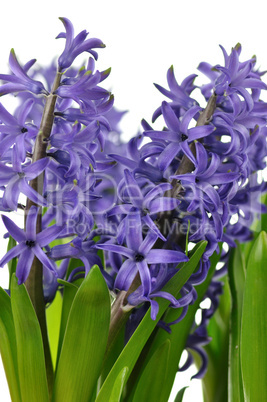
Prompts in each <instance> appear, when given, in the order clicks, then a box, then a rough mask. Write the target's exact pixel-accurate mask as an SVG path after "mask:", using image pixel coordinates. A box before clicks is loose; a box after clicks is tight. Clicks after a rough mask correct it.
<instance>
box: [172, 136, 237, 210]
mask: <svg viewBox="0 0 267 402" xmlns="http://www.w3.org/2000/svg"><path fill="white" fill-rule="evenodd" d="M210 157H211V158H210V160H209V155H208V153H207V151H206V150H205V148H204V146H203V145H202V144H201V143H199V142H198V143H196V159H197V164H196V169H195V170H194V171H193V172H192V173H185V174H182V175H173V176H171V177H170V179H177V180H181V183H182V185H183V186H185V187H187V186H189V187H190V188H191V189H192V191H193V197H192V201H191V203H190V205H189V207H188V208H187V210H188V211H190V212H192V211H194V210H195V209H197V208H198V207H199V205H200V204H201V202H203V204H204V206H205V209H207V210H208V211H209V212H215V211H218V210H219V209H221V208H222V204H221V200H220V197H219V193H218V190H216V188H214V187H213V186H220V185H221V184H226V183H233V182H235V181H236V180H237V179H238V178H239V177H240V174H239V173H235V172H228V171H227V172H226V173H225V172H223V171H221V170H220V168H221V160H220V157H219V156H218V155H216V154H214V153H211V154H210Z"/></svg>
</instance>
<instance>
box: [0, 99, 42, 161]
mask: <svg viewBox="0 0 267 402" xmlns="http://www.w3.org/2000/svg"><path fill="white" fill-rule="evenodd" d="M33 104H34V100H33V99H28V100H26V101H25V103H24V104H23V105H22V107H20V108H19V110H18V114H17V116H16V117H14V116H12V115H11V114H10V113H9V112H8V111H7V110H6V109H5V108H4V106H3V105H2V104H1V103H0V121H1V123H2V124H0V133H2V134H3V136H4V137H3V139H1V141H0V154H1V156H2V155H5V153H6V152H7V151H8V150H9V149H10V147H11V146H12V145H13V144H16V147H13V152H14V150H16V152H17V153H18V155H17V158H18V159H19V160H20V161H21V162H24V160H25V156H26V151H28V152H31V151H32V143H31V140H32V139H33V138H34V137H35V136H36V135H37V131H38V129H37V127H35V126H34V125H33V124H29V123H25V121H26V119H27V117H28V114H29V113H30V111H31V109H32V107H33Z"/></svg>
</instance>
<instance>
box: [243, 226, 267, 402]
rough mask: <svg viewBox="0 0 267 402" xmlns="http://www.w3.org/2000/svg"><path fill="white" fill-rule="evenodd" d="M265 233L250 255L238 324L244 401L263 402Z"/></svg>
mask: <svg viewBox="0 0 267 402" xmlns="http://www.w3.org/2000/svg"><path fill="white" fill-rule="evenodd" d="M266 267H267V234H266V233H265V232H261V233H260V234H259V236H258V238H257V239H256V241H255V244H254V246H253V248H252V250H251V252H250V257H249V261H248V265H247V274H246V281H245V289H244V298H243V310H242V321H241V370H242V378H243V386H244V395H245V401H249V402H253V401H255V402H256V401H257V402H258V401H267V386H266V381H267V342H266V339H267V299H266V283H267V269H266Z"/></svg>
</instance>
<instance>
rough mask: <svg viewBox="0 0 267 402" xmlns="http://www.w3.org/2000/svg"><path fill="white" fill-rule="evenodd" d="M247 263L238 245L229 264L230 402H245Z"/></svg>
mask: <svg viewBox="0 0 267 402" xmlns="http://www.w3.org/2000/svg"><path fill="white" fill-rule="evenodd" d="M245 274H246V268H245V261H244V255H243V253H242V250H241V247H240V245H239V244H238V245H237V247H236V248H235V249H233V250H232V253H231V257H230V261H229V264H228V278H229V286H230V291H231V298H232V307H231V317H230V334H229V373H228V399H229V402H243V401H244V392H243V383H242V375H241V365H240V337H241V317H242V307H243V294H244V285H245Z"/></svg>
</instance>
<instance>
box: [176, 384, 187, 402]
mask: <svg viewBox="0 0 267 402" xmlns="http://www.w3.org/2000/svg"><path fill="white" fill-rule="evenodd" d="M186 388H188V387H184V388H181V389H180V391H179V392H178V394H177V395H176V397H175V399H174V402H182V400H183V398H184V393H185V390H186Z"/></svg>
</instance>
